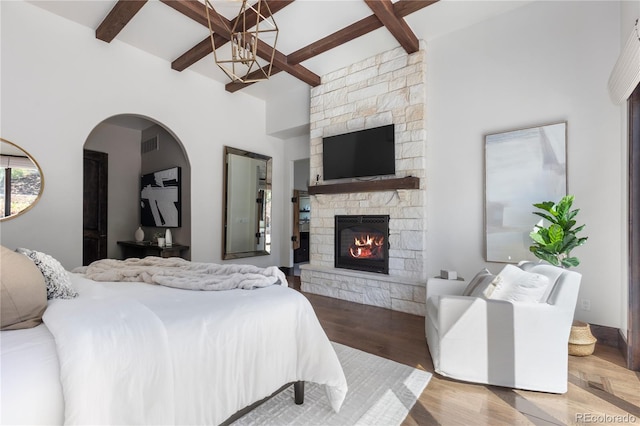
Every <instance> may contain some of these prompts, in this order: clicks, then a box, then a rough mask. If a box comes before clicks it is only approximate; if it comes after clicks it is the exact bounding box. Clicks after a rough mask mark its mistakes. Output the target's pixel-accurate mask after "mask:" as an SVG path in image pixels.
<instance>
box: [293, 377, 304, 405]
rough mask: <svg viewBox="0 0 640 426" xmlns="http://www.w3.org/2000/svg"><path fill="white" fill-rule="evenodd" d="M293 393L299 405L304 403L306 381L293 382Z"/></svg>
mask: <svg viewBox="0 0 640 426" xmlns="http://www.w3.org/2000/svg"><path fill="white" fill-rule="evenodd" d="M293 394H294V400H295V402H296V404H297V405H301V404H304V382H295V383H294V384H293Z"/></svg>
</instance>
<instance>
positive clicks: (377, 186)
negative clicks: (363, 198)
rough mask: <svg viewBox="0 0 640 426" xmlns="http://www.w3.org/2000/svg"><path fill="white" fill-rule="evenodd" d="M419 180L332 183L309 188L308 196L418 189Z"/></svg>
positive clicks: (405, 178) (410, 177)
mask: <svg viewBox="0 0 640 426" xmlns="http://www.w3.org/2000/svg"><path fill="white" fill-rule="evenodd" d="M419 188H420V178H417V177H414V176H408V177H403V178H396V179H380V180H370V181H360V182H346V183H333V184H329V185H313V186H310V187H309V195H316V194H345V193H348V192H375V191H393V190H396V189H419Z"/></svg>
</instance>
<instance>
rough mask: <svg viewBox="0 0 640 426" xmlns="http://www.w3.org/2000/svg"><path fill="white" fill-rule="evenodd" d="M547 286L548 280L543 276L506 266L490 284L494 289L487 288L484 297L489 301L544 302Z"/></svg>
mask: <svg viewBox="0 0 640 426" xmlns="http://www.w3.org/2000/svg"><path fill="white" fill-rule="evenodd" d="M549 285H550V282H549V278H548V277H547V276H545V275H542V274H537V273H533V272H527V271H523V270H522V269H520V268H518V267H517V266H514V265H506V266H505V267H504V268H503V269H502V271H500V273H499V274H498V275H497V276H496V279H495V280H494V281H493V282H492V284H491V286H492V287H494V288H488V289H487V291H486V293H485V295H486V297H487V298H489V299H496V300H507V301H510V302H536V303H537V302H544V301H546V298H547V297H548V295H547V294H546V291H547V288H549Z"/></svg>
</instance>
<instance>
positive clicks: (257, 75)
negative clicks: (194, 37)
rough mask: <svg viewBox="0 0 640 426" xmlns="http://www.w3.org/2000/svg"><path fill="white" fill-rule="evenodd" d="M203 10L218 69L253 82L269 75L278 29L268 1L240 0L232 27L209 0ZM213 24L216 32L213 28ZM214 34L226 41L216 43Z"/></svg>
mask: <svg viewBox="0 0 640 426" xmlns="http://www.w3.org/2000/svg"><path fill="white" fill-rule="evenodd" d="M205 9H206V11H207V21H208V23H209V34H210V36H211V46H212V47H213V56H214V59H215V61H216V64H217V65H218V66H219V67H220V69H221V70H222V71H224V73H225V74H227V76H229V78H230V79H231V81H232V82H239V83H255V82H257V81H262V80H267V79H268V78H269V76H270V75H271V68H272V66H273V58H274V56H275V52H276V42H277V41H278V32H279V31H278V26H277V25H276V22H275V20H274V19H273V16H272V14H271V9H270V8H269V4H268V3H267V2H266V1H265V0H258V1H257V2H256V3H255V4H254V5H253V6H251V5H248V4H247V0H242V6H241V8H240V12H239V13H238V16H237V18H236V19H235V20H234V22H233V26H232V27H231V28H229V25H227V22H228V21H227V20H226V19H225V18H223V17H221V16H220V14H218V12H217V11H216V10H215V9H214V8H213V6H212V5H211V3H210V2H209V0H205ZM209 9H211V11H212V12H213V13H212V14H210V11H209ZM212 15H213V16H212ZM212 21H214V22H213V23H212ZM216 24H217V26H216ZM216 27H217V29H218V31H215V29H216ZM220 30H224V31H220ZM216 33H217V34H218V35H219V36H222V38H223V39H225V40H229V42H228V43H227V42H224V43H220V42H218V45H217V46H216V37H214V36H215V34H216ZM258 52H259V53H260V55H258ZM259 58H262V62H263V63H264V65H260V62H259V61H258V59H259Z"/></svg>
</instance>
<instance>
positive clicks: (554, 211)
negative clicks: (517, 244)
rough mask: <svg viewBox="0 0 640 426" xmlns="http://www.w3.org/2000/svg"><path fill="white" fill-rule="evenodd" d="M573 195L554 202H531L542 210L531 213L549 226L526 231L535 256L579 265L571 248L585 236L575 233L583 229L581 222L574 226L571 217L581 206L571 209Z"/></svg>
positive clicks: (585, 239) (562, 263)
mask: <svg viewBox="0 0 640 426" xmlns="http://www.w3.org/2000/svg"><path fill="white" fill-rule="evenodd" d="M573 198H574V197H573V195H566V196H564V197H562V199H561V200H560V201H559V202H558V203H557V204H556V203H554V202H553V201H545V202H543V203H538V204H534V205H533V206H534V207H536V208H538V209H540V210H543V211H542V212H533V214H535V215H538V216H540V217H541V218H543V219H545V220H547V221H548V222H549V223H550V225H549V226H548V227H544V226H541V225H539V224H538V225H536V226H535V227H534V230H533V232H531V233H530V234H529V236H530V237H531V239H532V240H533V241H534V244H533V245H532V246H530V247H529V250H530V251H531V252H532V253H533V254H534V255H536V257H537V258H539V259H542V260H546V261H547V262H549V263H551V264H552V265H555V266H562V267H564V268H570V267H572V266H578V265H579V264H580V261H579V260H578V258H577V257H572V256H571V250H573V249H574V248H576V247H578V246H581V245H583V244H584V243H585V242H586V241H587V238H588V237H578V236H577V235H576V234H577V233H578V232H580V231H582V229H583V228H584V225H580V226H578V227H575V225H576V221H575V219H574V218H575V217H576V215H577V214H578V212H579V211H580V209H575V210H571V205H572V204H573ZM574 227H575V228H574Z"/></svg>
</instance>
